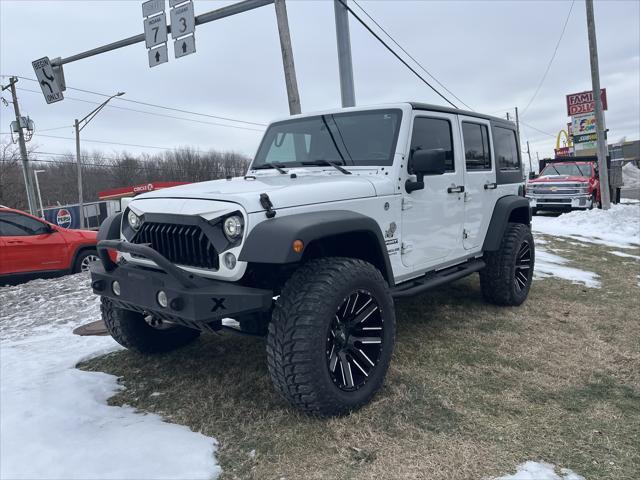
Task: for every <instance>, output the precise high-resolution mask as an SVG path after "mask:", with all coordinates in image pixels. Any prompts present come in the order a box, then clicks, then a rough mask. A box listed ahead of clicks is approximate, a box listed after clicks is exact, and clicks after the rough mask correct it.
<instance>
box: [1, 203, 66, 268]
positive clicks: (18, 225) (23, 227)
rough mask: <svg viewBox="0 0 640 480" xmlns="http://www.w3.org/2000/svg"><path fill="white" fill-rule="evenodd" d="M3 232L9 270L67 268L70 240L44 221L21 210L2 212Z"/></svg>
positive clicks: (5, 266) (6, 266) (5, 261)
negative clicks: (51, 229)
mask: <svg viewBox="0 0 640 480" xmlns="http://www.w3.org/2000/svg"><path fill="white" fill-rule="evenodd" d="M0 235H1V236H2V241H3V243H4V247H3V250H4V252H3V253H4V255H3V263H4V264H5V265H4V266H3V271H5V270H6V272H5V273H25V272H39V271H47V270H63V269H65V268H67V267H68V265H66V264H65V262H66V260H67V258H68V254H67V248H68V247H67V242H66V241H65V239H64V237H63V235H62V234H61V233H60V232H58V231H54V232H51V231H50V230H49V228H48V226H47V224H45V223H44V222H42V221H40V220H37V219H35V218H33V217H31V216H28V215H23V214H21V213H17V212H0Z"/></svg>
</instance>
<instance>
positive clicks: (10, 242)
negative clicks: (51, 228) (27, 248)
mask: <svg viewBox="0 0 640 480" xmlns="http://www.w3.org/2000/svg"><path fill="white" fill-rule="evenodd" d="M14 243H26V242H25V241H24V240H7V244H14Z"/></svg>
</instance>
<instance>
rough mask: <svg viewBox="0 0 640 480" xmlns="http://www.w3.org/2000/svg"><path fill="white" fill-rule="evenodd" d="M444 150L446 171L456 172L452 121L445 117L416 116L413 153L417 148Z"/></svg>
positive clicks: (412, 143)
mask: <svg viewBox="0 0 640 480" xmlns="http://www.w3.org/2000/svg"><path fill="white" fill-rule="evenodd" d="M436 149H442V150H444V155H445V171H446V172H454V171H455V166H454V162H453V136H452V134H451V123H450V122H449V120H445V119H443V118H428V117H416V119H415V120H414V122H413V135H412V136H411V153H413V152H415V151H416V150H436Z"/></svg>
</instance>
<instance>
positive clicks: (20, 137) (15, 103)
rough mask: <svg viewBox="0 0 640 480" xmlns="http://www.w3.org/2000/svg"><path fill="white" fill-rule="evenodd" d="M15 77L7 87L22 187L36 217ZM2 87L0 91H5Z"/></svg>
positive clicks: (30, 211) (30, 208)
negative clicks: (10, 101)
mask: <svg viewBox="0 0 640 480" xmlns="http://www.w3.org/2000/svg"><path fill="white" fill-rule="evenodd" d="M16 83H18V78H17V77H11V78H9V87H8V88H10V89H11V97H12V98H13V111H14V112H15V114H16V123H17V125H18V144H19V145H20V157H21V158H22V173H23V175H24V186H25V188H26V190H27V203H28V204H29V213H31V215H36V214H37V213H38V212H37V210H38V207H37V205H36V196H35V193H34V192H33V183H31V167H30V166H29V157H28V156H27V144H26V143H25V140H24V132H23V131H22V122H21V121H20V120H21V117H20V107H19V105H18V95H17V94H16ZM6 88H7V87H4V88H3V89H2V90H5V89H6Z"/></svg>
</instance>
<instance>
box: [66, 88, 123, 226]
mask: <svg viewBox="0 0 640 480" xmlns="http://www.w3.org/2000/svg"><path fill="white" fill-rule="evenodd" d="M122 95H124V92H118V93H116V94H114V95H111V96H110V97H109V98H107V99H106V100H105V101H104V102H102V103H101V104H100V105H98V106H97V107H96V108H94V109H93V110H91V112H89V113H88V114H87V115H86V116H85V117H84V118H83V119H82V120H78V119H77V118H76V120H75V122H74V123H73V126H74V128H75V131H76V163H77V166H78V210H79V214H80V228H84V198H83V195H82V161H81V158H80V132H81V131H82V129H83V128H84V127H86V126H87V125H88V124H89V122H90V121H91V120H93V119H94V118H95V116H96V115H97V114H98V113H100V110H102V109H103V108H104V107H105V105H106V104H107V103H109V101H111V99H113V98H115V97H120V96H122ZM80 124H82V125H80Z"/></svg>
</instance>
